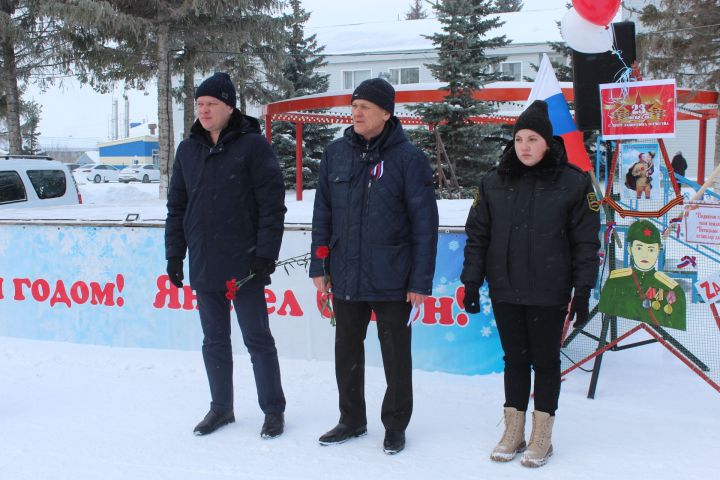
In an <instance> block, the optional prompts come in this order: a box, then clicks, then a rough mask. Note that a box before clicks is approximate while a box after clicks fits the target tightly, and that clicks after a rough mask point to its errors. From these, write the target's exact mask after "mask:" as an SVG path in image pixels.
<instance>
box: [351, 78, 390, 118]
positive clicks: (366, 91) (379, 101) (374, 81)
mask: <svg viewBox="0 0 720 480" xmlns="http://www.w3.org/2000/svg"><path fill="white" fill-rule="evenodd" d="M355 100H367V101H368V102H372V103H374V104H375V105H377V106H378V107H380V108H382V109H383V110H387V111H388V112H390V114H391V115H394V114H395V89H394V88H393V87H392V85H390V84H389V83H388V82H387V81H385V80H383V79H382V78H371V79H369V80H365V81H364V82H362V83H361V84H360V85H358V86H357V88H356V89H355V91H354V92H353V94H352V99H351V100H350V103H352V102H354V101H355Z"/></svg>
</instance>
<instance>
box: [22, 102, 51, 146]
mask: <svg viewBox="0 0 720 480" xmlns="http://www.w3.org/2000/svg"><path fill="white" fill-rule="evenodd" d="M23 107H24V108H23V115H22V117H23V118H24V120H25V122H23V123H22V124H21V125H20V130H21V131H22V134H23V135H22V137H23V148H22V153H23V154H24V155H41V154H43V153H45V152H44V150H43V148H42V147H41V146H40V132H39V131H38V125H39V124H40V112H41V110H42V107H41V106H40V105H39V104H37V103H36V102H28V103H26V104H25V105H23Z"/></svg>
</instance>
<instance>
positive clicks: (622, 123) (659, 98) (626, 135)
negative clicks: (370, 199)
mask: <svg viewBox="0 0 720 480" xmlns="http://www.w3.org/2000/svg"><path fill="white" fill-rule="evenodd" d="M600 104H601V115H602V135H603V138H604V139H605V140H622V139H639V138H671V137H674V136H675V116H676V115H675V110H676V106H677V95H676V91H675V79H669V80H647V81H641V82H624V83H604V84H601V85H600Z"/></svg>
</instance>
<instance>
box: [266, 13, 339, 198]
mask: <svg viewBox="0 0 720 480" xmlns="http://www.w3.org/2000/svg"><path fill="white" fill-rule="evenodd" d="M290 6H291V8H292V14H291V15H290V18H289V22H288V30H289V31H288V36H287V44H286V52H287V56H286V60H285V62H284V63H283V65H282V68H281V69H280V72H279V77H280V78H277V77H275V76H273V77H271V78H270V80H271V82H272V83H274V84H276V85H279V89H278V92H276V97H277V98H276V100H281V99H287V98H293V97H299V96H302V95H309V94H313V93H322V92H326V91H327V89H328V75H321V74H319V73H318V72H317V70H318V69H319V68H322V67H323V66H324V65H326V64H327V62H325V57H324V56H323V55H322V51H323V50H324V48H325V47H319V46H318V45H317V39H316V36H315V35H311V36H309V37H305V29H304V27H303V25H304V24H305V23H306V22H307V20H308V18H310V15H309V14H308V13H307V12H306V11H305V10H304V9H303V8H302V6H301V4H300V0H291V2H290ZM321 112H322V111H320V112H314V113H321ZM336 131H337V128H336V127H333V126H331V125H323V124H311V123H306V124H304V125H303V187H304V188H315V187H316V186H317V171H318V170H319V168H320V159H321V158H322V153H323V150H324V149H325V147H326V146H327V144H328V143H330V142H331V141H332V139H333V137H334V136H335V132H336ZM295 133H296V125H295V124H294V123H291V122H273V126H272V144H273V148H274V149H275V153H276V154H277V156H278V160H279V161H280V165H281V167H282V170H283V177H284V178H285V187H286V188H294V187H295V170H296V169H295V145H296V142H295Z"/></svg>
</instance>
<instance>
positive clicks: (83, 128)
mask: <svg viewBox="0 0 720 480" xmlns="http://www.w3.org/2000/svg"><path fill="white" fill-rule="evenodd" d="M566 1H567V0H525V1H524V8H525V9H526V10H527V9H538V8H557V7H562V6H564V5H565V3H566ZM302 3H303V7H304V8H305V10H307V11H309V12H311V17H310V20H309V22H308V24H307V26H308V27H313V28H322V27H323V26H333V25H345V24H356V23H364V22H392V21H397V20H398V19H403V18H405V13H406V12H407V11H408V9H409V6H410V3H411V1H410V0H359V1H352V2H347V1H339V0H303V2H302ZM427 11H428V12H429V13H430V12H431V8H430V7H429V5H428V8H427ZM122 94H123V89H122V85H120V86H118V87H117V89H116V90H115V91H114V92H113V93H112V94H106V95H100V94H98V93H96V92H94V91H93V90H92V89H91V88H90V87H80V86H79V85H78V84H77V82H74V81H71V80H70V81H65V82H64V85H63V86H62V87H60V86H56V87H53V88H51V89H50V90H48V91H47V92H45V93H42V92H39V91H38V90H37V89H35V88H32V87H31V88H29V89H28V95H27V96H26V98H29V99H34V100H35V101H36V102H38V103H40V104H41V105H42V120H41V122H40V133H41V135H42V141H43V143H44V144H45V145H47V144H48V143H61V142H64V139H65V138H67V137H73V138H75V139H89V140H91V144H92V142H94V141H97V140H104V139H107V138H108V135H109V132H110V115H111V111H112V100H113V97H115V98H118V99H119V101H120V112H121V116H122V110H123V107H122ZM128 96H129V99H130V119H131V121H143V120H149V121H155V120H157V99H156V98H157V94H156V88H155V85H154V84H152V85H150V86H149V88H148V91H147V92H141V91H129V92H128ZM176 121H181V119H176Z"/></svg>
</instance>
